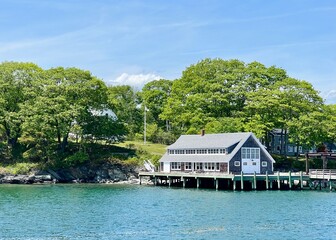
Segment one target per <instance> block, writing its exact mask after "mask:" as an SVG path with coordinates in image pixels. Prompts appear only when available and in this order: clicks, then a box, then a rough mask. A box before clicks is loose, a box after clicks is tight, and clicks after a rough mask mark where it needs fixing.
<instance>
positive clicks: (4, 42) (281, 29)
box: [0, 0, 336, 104]
mask: <svg viewBox="0 0 336 240" xmlns="http://www.w3.org/2000/svg"><path fill="white" fill-rule="evenodd" d="M0 6H1V7H0V62H4V61H21V62H33V63H36V64H37V65H39V66H40V67H42V68H44V69H49V68H52V67H58V66H63V67H77V68H81V69H85V70H89V71H90V72H91V73H92V74H93V75H95V76H97V77H98V78H100V79H102V80H104V81H105V82H106V83H107V84H109V85H113V84H128V85H132V86H134V87H135V88H138V89H141V86H143V85H144V84H145V83H146V82H149V81H151V80H155V79H160V78H164V79H170V80H174V79H177V78H179V77H181V74H182V72H183V70H185V69H186V68H187V67H188V66H190V65H191V64H195V63H197V62H199V61H200V60H202V59H205V58H222V59H225V60H229V59H239V60H241V61H244V62H245V63H249V62H252V61H258V62H260V63H262V64H264V65H265V66H266V67H270V66H273V65H274V66H276V67H279V68H283V69H285V70H286V71H287V73H288V75H289V76H290V77H293V78H296V79H300V80H306V81H308V82H310V83H312V85H313V86H314V88H315V89H316V90H318V91H319V92H320V95H321V97H322V98H323V99H325V100H326V103H328V104H330V103H336V1H334V0H324V1H317V0H272V1H269V0H231V1H230V0H142V1H135V0H122V1H121V0H118V1H117V0H0Z"/></svg>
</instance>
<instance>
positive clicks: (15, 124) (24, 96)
mask: <svg viewBox="0 0 336 240" xmlns="http://www.w3.org/2000/svg"><path fill="white" fill-rule="evenodd" d="M42 78H43V70H42V69H41V68H40V67H38V66H37V65H35V64H33V63H20V62H3V63H1V64H0V124H1V125H2V126H3V128H4V130H5V134H6V138H7V144H8V145H9V146H11V147H15V145H16V143H17V141H18V138H19V137H20V135H21V130H22V129H21V123H22V117H21V116H20V110H21V105H22V104H23V103H25V102H26V101H28V100H30V99H34V98H35V96H36V92H34V91H33V86H34V85H35V82H37V81H40V80H41V79H42Z"/></svg>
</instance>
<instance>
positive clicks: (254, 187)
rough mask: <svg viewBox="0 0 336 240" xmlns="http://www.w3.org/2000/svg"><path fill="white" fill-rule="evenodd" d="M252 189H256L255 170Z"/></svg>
mask: <svg viewBox="0 0 336 240" xmlns="http://www.w3.org/2000/svg"><path fill="white" fill-rule="evenodd" d="M253 189H254V190H256V189H257V175H256V172H254V173H253Z"/></svg>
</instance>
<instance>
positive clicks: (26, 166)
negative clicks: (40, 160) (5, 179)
mask: <svg viewBox="0 0 336 240" xmlns="http://www.w3.org/2000/svg"><path fill="white" fill-rule="evenodd" d="M36 169H40V166H39V164H37V163H14V164H11V165H6V166H0V174H13V175H16V174H29V173H31V172H32V171H33V170H36Z"/></svg>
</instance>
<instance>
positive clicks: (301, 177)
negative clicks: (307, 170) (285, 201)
mask: <svg viewBox="0 0 336 240" xmlns="http://www.w3.org/2000/svg"><path fill="white" fill-rule="evenodd" d="M302 175H303V173H302V171H300V188H301V189H303V176H302Z"/></svg>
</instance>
